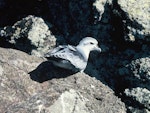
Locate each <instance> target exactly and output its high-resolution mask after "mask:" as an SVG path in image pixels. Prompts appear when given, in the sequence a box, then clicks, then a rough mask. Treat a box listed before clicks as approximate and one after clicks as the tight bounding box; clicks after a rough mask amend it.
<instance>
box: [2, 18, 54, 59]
mask: <svg viewBox="0 0 150 113" xmlns="http://www.w3.org/2000/svg"><path fill="white" fill-rule="evenodd" d="M0 36H1V39H3V40H5V44H4V43H2V44H1V46H5V47H7V45H8V44H12V45H13V46H14V47H15V48H16V49H19V50H22V51H25V52H27V53H29V54H34V55H36V56H43V54H44V53H46V52H48V51H49V49H51V48H53V47H54V46H55V45H56V38H55V36H54V35H52V34H51V31H50V30H49V27H48V25H47V24H46V23H45V22H44V20H43V19H42V18H40V17H34V16H31V15H29V16H28V17H26V18H23V19H22V20H20V21H18V22H16V23H15V24H14V25H13V26H6V27H4V28H2V29H1V30H0ZM7 43H8V44H7ZM13 46H12V47H13Z"/></svg>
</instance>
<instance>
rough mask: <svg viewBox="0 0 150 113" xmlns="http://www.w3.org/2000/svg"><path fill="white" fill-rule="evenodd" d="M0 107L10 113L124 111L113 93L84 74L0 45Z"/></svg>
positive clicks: (117, 112)
mask: <svg viewBox="0 0 150 113" xmlns="http://www.w3.org/2000/svg"><path fill="white" fill-rule="evenodd" d="M0 64H1V66H0V81H1V84H0V92H1V93H0V100H1V101H0V103H1V104H0V109H1V112H9V113H14V112H15V113H20V112H25V113H26V112H27V113H33V112H34V113H38V112H42V113H43V112H47V113H59V112H64V113H71V112H73V113H80V112H82V113H91V112H92V113H108V112H114V113H126V108H125V105H124V103H122V102H121V100H120V99H119V98H118V97H116V96H115V95H114V92H113V91H112V90H111V89H110V88H109V87H107V86H105V85H104V84H103V83H101V82H100V81H98V80H96V79H95V78H92V77H90V76H89V75H87V74H85V73H76V74H73V73H72V72H70V71H67V70H63V69H59V68H57V67H54V66H53V65H52V64H51V63H49V62H46V61H45V60H44V59H42V58H38V57H35V56H30V55H28V54H26V53H24V52H20V51H18V50H13V49H4V48H0Z"/></svg>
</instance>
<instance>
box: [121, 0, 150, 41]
mask: <svg viewBox="0 0 150 113" xmlns="http://www.w3.org/2000/svg"><path fill="white" fill-rule="evenodd" d="M118 5H119V7H120V8H121V10H122V11H123V12H124V14H125V15H126V16H124V17H122V19H123V21H124V25H125V26H126V31H128V32H126V33H127V34H126V35H127V36H125V37H126V39H127V38H128V39H127V40H129V41H135V40H141V39H142V40H146V41H150V21H149V20H150V13H149V7H150V1H149V0H142V1H139V0H118Z"/></svg>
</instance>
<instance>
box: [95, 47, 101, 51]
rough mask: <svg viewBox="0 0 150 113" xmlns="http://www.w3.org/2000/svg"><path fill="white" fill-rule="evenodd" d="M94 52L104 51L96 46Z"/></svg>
mask: <svg viewBox="0 0 150 113" xmlns="http://www.w3.org/2000/svg"><path fill="white" fill-rule="evenodd" d="M94 50H96V51H98V52H101V51H102V50H101V48H100V47H98V46H95V48H94Z"/></svg>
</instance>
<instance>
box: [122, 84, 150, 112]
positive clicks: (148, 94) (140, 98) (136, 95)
mask: <svg viewBox="0 0 150 113" xmlns="http://www.w3.org/2000/svg"><path fill="white" fill-rule="evenodd" d="M125 94H126V96H128V97H130V98H132V99H133V100H134V101H137V102H138V103H139V104H141V106H143V107H144V108H145V109H147V110H146V111H149V112H150V91H149V90H148V89H146V88H140V87H137V88H132V89H126V90H125ZM128 101H129V100H128ZM147 113H148V112H147Z"/></svg>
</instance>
